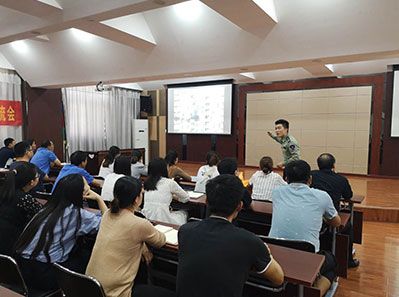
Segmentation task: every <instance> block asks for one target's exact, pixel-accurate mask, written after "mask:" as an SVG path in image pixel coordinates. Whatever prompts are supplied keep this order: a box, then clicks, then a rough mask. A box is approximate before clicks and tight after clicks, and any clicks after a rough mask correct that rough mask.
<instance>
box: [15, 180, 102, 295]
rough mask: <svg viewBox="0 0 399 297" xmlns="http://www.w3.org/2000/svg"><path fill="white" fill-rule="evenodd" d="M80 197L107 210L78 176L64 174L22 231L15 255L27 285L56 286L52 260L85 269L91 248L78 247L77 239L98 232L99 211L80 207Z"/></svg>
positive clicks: (77, 270) (38, 286)
mask: <svg viewBox="0 0 399 297" xmlns="http://www.w3.org/2000/svg"><path fill="white" fill-rule="evenodd" d="M83 198H85V199H93V200H96V201H97V203H98V205H99V207H100V209H101V211H102V212H105V211H106V210H107V206H106V205H105V204H104V202H103V200H102V199H101V197H100V196H99V195H98V194H96V193H95V192H93V191H92V190H90V187H89V185H88V184H87V182H86V180H85V179H84V178H83V177H82V176H81V175H79V174H70V175H67V176H65V177H64V178H62V179H60V180H59V182H58V183H57V186H56V188H55V189H54V192H53V195H52V199H50V200H49V202H48V203H47V204H46V206H45V207H44V208H43V210H42V211H40V212H39V213H38V214H37V215H36V216H35V217H34V218H33V219H32V221H31V222H30V223H29V224H28V226H27V227H26V229H25V230H24V231H23V233H22V235H21V236H20V238H19V240H18V242H17V245H16V254H17V255H18V257H17V261H18V263H19V265H20V268H21V272H22V275H23V277H24V279H25V281H26V283H27V285H28V287H30V288H37V289H42V290H52V289H57V288H58V285H57V281H56V279H55V274H54V271H53V269H54V268H53V265H52V263H60V264H61V265H62V266H65V267H67V268H69V269H71V270H73V271H76V272H79V273H84V272H85V270H86V266H87V263H88V261H89V257H90V251H85V250H83V249H79V248H77V246H76V243H77V239H78V237H79V236H83V235H87V234H93V233H96V232H97V231H98V228H99V226H100V220H101V213H100V212H98V213H93V212H90V211H88V210H85V209H83V207H82V206H83ZM74 247H75V249H74Z"/></svg>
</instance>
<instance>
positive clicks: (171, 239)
mask: <svg viewBox="0 0 399 297" xmlns="http://www.w3.org/2000/svg"><path fill="white" fill-rule="evenodd" d="M165 236H166V243H169V244H173V245H177V244H178V240H177V230H175V229H172V230H169V231H168V232H166V233H165Z"/></svg>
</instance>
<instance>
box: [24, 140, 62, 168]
mask: <svg viewBox="0 0 399 297" xmlns="http://www.w3.org/2000/svg"><path fill="white" fill-rule="evenodd" d="M30 162H31V163H33V164H35V165H36V166H37V167H39V169H40V170H41V171H43V172H44V173H45V174H47V175H48V174H49V173H50V167H53V166H58V167H62V164H61V162H60V160H59V159H58V158H57V156H56V155H55V154H54V144H53V142H52V141H51V140H46V141H45V142H43V143H42V145H41V147H40V148H38V150H37V151H36V153H35V155H34V156H33V157H32V159H31V160H30Z"/></svg>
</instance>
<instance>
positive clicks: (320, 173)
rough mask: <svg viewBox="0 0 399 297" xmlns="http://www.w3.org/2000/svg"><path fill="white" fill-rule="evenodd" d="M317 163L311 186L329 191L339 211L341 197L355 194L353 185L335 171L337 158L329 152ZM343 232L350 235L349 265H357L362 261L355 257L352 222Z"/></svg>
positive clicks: (350, 196)
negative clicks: (317, 168) (353, 252)
mask: <svg viewBox="0 0 399 297" xmlns="http://www.w3.org/2000/svg"><path fill="white" fill-rule="evenodd" d="M317 165H318V167H319V170H313V171H312V172H311V175H312V184H311V187H313V188H315V189H319V190H322V191H325V192H327V193H328V195H330V197H331V199H332V201H333V203H334V207H335V209H336V210H337V211H339V205H340V200H341V198H344V199H345V200H350V199H351V198H352V196H353V193H352V188H351V185H350V184H349V181H348V179H347V178H346V177H345V176H343V175H340V174H338V173H336V172H335V158H334V156H333V155H331V154H328V153H324V154H321V155H320V156H319V157H318V158H317ZM343 233H345V234H348V235H349V249H348V267H350V268H354V267H357V266H359V264H360V262H359V260H357V259H353V254H352V249H353V226H352V225H351V223H350V222H349V223H348V226H347V227H346V228H345V229H344V230H343ZM331 236H332V235H331Z"/></svg>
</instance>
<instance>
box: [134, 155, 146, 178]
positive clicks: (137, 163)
mask: <svg viewBox="0 0 399 297" xmlns="http://www.w3.org/2000/svg"><path fill="white" fill-rule="evenodd" d="M147 174H148V169H147V166H145V165H144V164H143V154H142V152H141V151H140V150H133V152H132V176H133V177H134V178H137V179H140V178H141V176H142V175H144V176H146V175H147Z"/></svg>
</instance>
